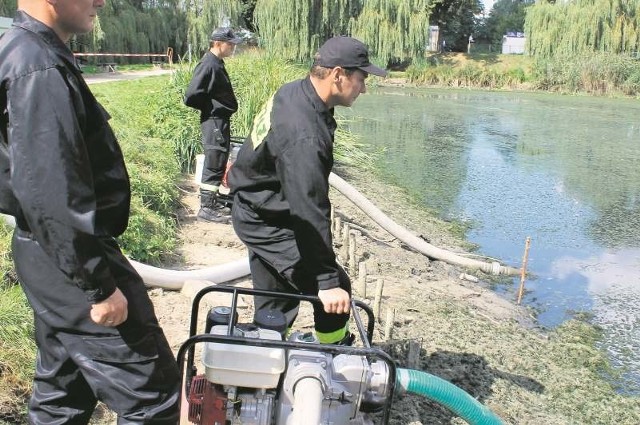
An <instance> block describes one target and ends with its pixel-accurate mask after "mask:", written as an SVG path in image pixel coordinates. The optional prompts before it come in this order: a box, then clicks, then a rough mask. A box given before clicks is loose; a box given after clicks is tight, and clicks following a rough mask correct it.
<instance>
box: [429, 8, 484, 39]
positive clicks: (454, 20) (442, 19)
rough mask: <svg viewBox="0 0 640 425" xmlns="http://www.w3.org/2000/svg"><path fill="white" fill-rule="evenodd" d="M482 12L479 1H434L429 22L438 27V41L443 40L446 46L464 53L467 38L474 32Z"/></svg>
mask: <svg viewBox="0 0 640 425" xmlns="http://www.w3.org/2000/svg"><path fill="white" fill-rule="evenodd" d="M482 10H483V5H482V2H481V1H480V0H435V1H434V3H433V11H432V13H431V18H430V21H431V24H432V25H438V26H439V27H440V39H441V40H442V39H444V40H445V41H446V43H447V46H449V47H451V49H452V50H454V51H458V52H464V51H466V50H467V43H468V40H469V36H470V35H474V33H475V31H476V28H477V26H478V16H479V15H480V13H481V12H482Z"/></svg>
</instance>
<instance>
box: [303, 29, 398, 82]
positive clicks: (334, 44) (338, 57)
mask: <svg viewBox="0 0 640 425" xmlns="http://www.w3.org/2000/svg"><path fill="white" fill-rule="evenodd" d="M314 64H315V65H318V66H322V67H325V68H335V67H336V66H340V67H342V68H358V69H361V70H363V71H365V72H368V73H369V74H373V75H377V76H378V77H386V76H387V71H385V70H384V69H382V68H379V67H377V66H375V65H373V64H372V63H371V62H369V49H367V46H365V45H364V43H362V42H361V41H359V40H356V39H355V38H352V37H345V36H336V37H333V38H330V39H329V40H327V41H325V43H324V44H323V45H322V46H320V49H319V50H318V53H317V54H316V58H315V62H314Z"/></svg>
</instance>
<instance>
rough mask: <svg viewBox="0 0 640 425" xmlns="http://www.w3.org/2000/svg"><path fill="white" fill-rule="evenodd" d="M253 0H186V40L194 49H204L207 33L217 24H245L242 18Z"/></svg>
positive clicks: (234, 25)
mask: <svg viewBox="0 0 640 425" xmlns="http://www.w3.org/2000/svg"><path fill="white" fill-rule="evenodd" d="M254 4H255V0H187V6H186V9H187V21H188V36H187V38H188V40H189V44H191V46H192V48H194V49H195V50H196V51H198V50H206V49H207V47H208V46H209V35H210V34H211V32H212V31H213V29H214V28H216V27H219V26H232V27H239V26H246V24H245V22H243V19H244V17H245V13H246V11H247V9H248V8H253V5H254Z"/></svg>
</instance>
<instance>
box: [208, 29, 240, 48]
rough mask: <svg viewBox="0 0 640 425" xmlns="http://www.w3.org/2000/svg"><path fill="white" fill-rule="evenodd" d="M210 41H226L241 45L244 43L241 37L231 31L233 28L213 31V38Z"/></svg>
mask: <svg viewBox="0 0 640 425" xmlns="http://www.w3.org/2000/svg"><path fill="white" fill-rule="evenodd" d="M209 40H210V41H226V42H227V43H233V44H240V43H242V39H241V38H240V37H236V35H235V34H234V33H233V31H231V28H226V27H220V28H216V29H215V30H213V32H212V33H211V37H209Z"/></svg>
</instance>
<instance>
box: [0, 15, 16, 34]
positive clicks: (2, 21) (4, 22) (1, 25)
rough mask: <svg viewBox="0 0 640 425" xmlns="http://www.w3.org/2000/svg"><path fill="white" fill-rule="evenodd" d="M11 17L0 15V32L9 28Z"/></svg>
mask: <svg viewBox="0 0 640 425" xmlns="http://www.w3.org/2000/svg"><path fill="white" fill-rule="evenodd" d="M12 22H13V19H11V18H5V17H2V16H0V34H2V33H3V32H5V31H6V30H8V29H9V28H11V23H12Z"/></svg>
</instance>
